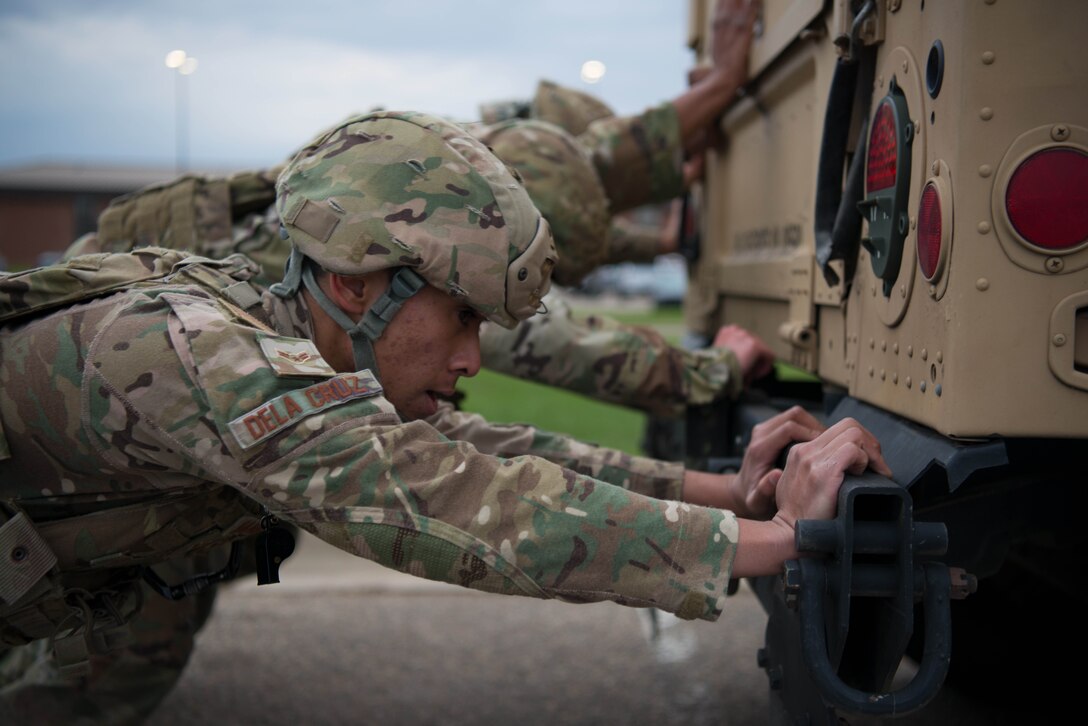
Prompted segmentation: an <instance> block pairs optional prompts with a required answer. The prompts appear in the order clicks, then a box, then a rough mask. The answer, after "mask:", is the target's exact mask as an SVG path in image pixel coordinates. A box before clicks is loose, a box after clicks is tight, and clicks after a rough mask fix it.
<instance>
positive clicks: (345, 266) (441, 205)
mask: <svg viewBox="0 0 1088 726" xmlns="http://www.w3.org/2000/svg"><path fill="white" fill-rule="evenodd" d="M276 186H277V190H276V191H277V193H276V209H277V211H278V212H279V215H280V220H281V222H282V224H283V228H284V233H285V234H286V235H287V236H288V237H289V238H290V240H291V242H292V244H293V245H294V248H295V250H296V251H297V252H298V253H300V254H301V255H302V256H304V257H306V258H309V259H310V260H312V261H313V262H315V263H316V264H317V265H319V266H320V267H322V268H324V269H325V270H328V271H330V272H334V273H338V274H342V275H359V274H364V273H368V272H372V271H376V270H382V269H390V268H402V267H408V268H411V269H413V270H414V271H415V272H416V273H417V274H418V275H419V276H420V277H422V278H423V280H424V281H425V282H426V283H427V284H430V285H433V286H434V287H437V288H439V289H440V290H443V291H444V292H447V293H449V294H451V295H453V296H455V297H458V298H461V299H464V300H465V302H466V303H467V304H468V305H470V306H471V307H473V308H474V309H475V310H476V311H478V312H479V313H480V314H481V315H483V316H484V317H486V318H487V319H489V320H492V321H494V322H496V323H498V324H500V325H502V326H504V327H507V328H510V327H513V326H514V325H515V324H516V323H517V322H518V321H519V320H524V319H525V318H527V317H530V316H531V315H533V314H534V313H535V312H536V311H537V309H538V308H539V306H540V299H541V298H542V297H543V296H544V294H545V293H546V292H547V290H548V287H549V285H550V277H551V271H552V268H553V267H554V265H555V262H556V259H557V254H556V251H555V245H554V243H553V241H552V237H551V232H550V230H549V228H548V224H547V222H545V221H544V219H543V218H542V217H541V215H540V212H538V211H537V209H536V207H535V206H534V205H533V202H532V201H531V200H530V198H529V195H528V193H527V192H526V191H525V188H524V187H523V186H522V185H521V184H520V183H519V182H518V180H517V178H515V176H514V175H513V174H512V173H511V171H510V170H509V169H508V168H507V167H506V166H505V165H504V164H503V163H502V162H501V161H500V160H499V159H497V158H496V157H495V155H494V154H492V153H491V151H489V150H488V149H487V147H486V146H484V145H483V144H482V143H480V142H479V141H478V140H476V139H475V138H473V137H472V136H470V135H469V134H468V133H467V132H466V131H465V130H464V129H462V128H461V127H459V126H457V125H455V124H453V123H450V122H449V121H446V120H444V119H441V118H438V117H435V116H430V115H427V114H422V113H414V112H393V111H383V112H372V113H368V114H363V115H360V116H355V117H352V118H349V119H348V120H346V121H344V122H342V123H341V124H340V125H339V126H337V127H335V128H333V129H331V130H329V131H328V132H326V133H325V134H323V135H321V136H319V137H318V138H316V139H315V140H314V141H312V142H311V143H310V144H309V145H308V146H306V147H304V148H303V149H302V150H300V151H299V152H298V153H297V154H296V155H295V156H294V158H292V160H291V161H290V162H289V163H288V165H287V166H286V168H285V169H284V171H283V172H282V173H281V174H280V177H279V179H278V181H277V183H276ZM291 278H292V271H291V270H288V275H287V279H286V280H285V283H286V285H287V287H288V289H290V288H291V287H292V286H293V288H294V289H295V290H297V288H298V284H299V282H298V275H297V272H296V273H295V275H294V279H293V280H292V279H291Z"/></svg>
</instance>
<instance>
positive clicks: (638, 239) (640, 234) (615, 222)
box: [604, 216, 661, 265]
mask: <svg viewBox="0 0 1088 726" xmlns="http://www.w3.org/2000/svg"><path fill="white" fill-rule="evenodd" d="M660 253H661V227H660V225H657V224H646V223H644V222H636V221H635V220H632V219H627V218H625V217H620V216H614V217H612V224H611V226H610V227H609V228H608V257H607V258H606V259H605V261H604V264H606V265H614V264H618V263H620V262H653V261H654V258H655V257H657V256H658V255H659V254H660Z"/></svg>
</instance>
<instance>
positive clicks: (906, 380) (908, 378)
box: [903, 376, 910, 388]
mask: <svg viewBox="0 0 1088 726" xmlns="http://www.w3.org/2000/svg"><path fill="white" fill-rule="evenodd" d="M903 383H905V384H906V385H907V388H910V376H907V377H906V379H905V380H904V381H903Z"/></svg>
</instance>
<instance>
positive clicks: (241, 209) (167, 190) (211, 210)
mask: <svg viewBox="0 0 1088 726" xmlns="http://www.w3.org/2000/svg"><path fill="white" fill-rule="evenodd" d="M278 172H279V167H274V168H272V169H268V170H265V171H252V172H241V173H238V174H235V175H233V176H230V177H203V176H195V175H191V174H189V175H185V176H182V177H179V178H178V179H175V180H173V181H170V182H167V183H164V184H155V185H152V186H149V187H145V188H144V189H140V190H139V191H136V192H133V193H131V194H126V195H124V196H121V197H118V198H117V199H114V200H113V201H112V202H110V205H109V206H108V207H107V208H106V209H105V211H103V212H102V214H101V215H99V217H98V231H97V233H96V236H97V244H98V246H99V249H98V250H95V251H100V252H128V251H129V250H132V249H134V248H137V247H149V246H151V247H165V248H168V249H176V250H189V251H190V252H191V253H195V254H198V255H204V256H205V257H211V258H213V259H220V258H222V257H226V256H227V255H228V254H230V253H231V252H234V251H236V250H234V249H233V246H232V245H233V241H232V234H233V232H232V225H233V224H234V223H235V222H237V221H239V220H241V219H242V218H243V217H245V216H246V215H248V214H253V213H260V212H263V211H264V210H266V209H267V208H268V207H270V206H272V204H273V203H274V202H275V201H276V176H277V174H278Z"/></svg>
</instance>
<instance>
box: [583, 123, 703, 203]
mask: <svg viewBox="0 0 1088 726" xmlns="http://www.w3.org/2000/svg"><path fill="white" fill-rule="evenodd" d="M578 140H579V141H580V142H581V143H582V144H583V145H584V146H585V147H586V148H587V149H589V150H590V155H591V158H592V159H593V165H594V166H595V167H596V169H597V173H598V175H600V177H601V182H602V183H603V184H604V189H605V193H606V194H608V200H609V202H610V204H611V210H612V213H613V214H617V213H619V212H622V211H625V210H627V209H633V208H634V207H639V206H642V205H644V204H655V203H658V202H665V201H668V200H670V199H675V198H676V197H678V196H680V195H681V194H683V193H684V170H683V161H684V159H683V146H682V144H681V142H680V120H679V118H678V117H677V115H676V108H675V107H674V106H673V105H672V104H671V103H663V104H661V105H660V106H657V107H655V108H651V109H648V110H647V111H645V112H643V113H642V114H639V115H638V116H624V117H611V118H604V119H600V120H598V121H594V122H593V123H591V124H590V125H589V128H587V129H586V130H585V132H583V133H582V134H580V135H579V136H578Z"/></svg>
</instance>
